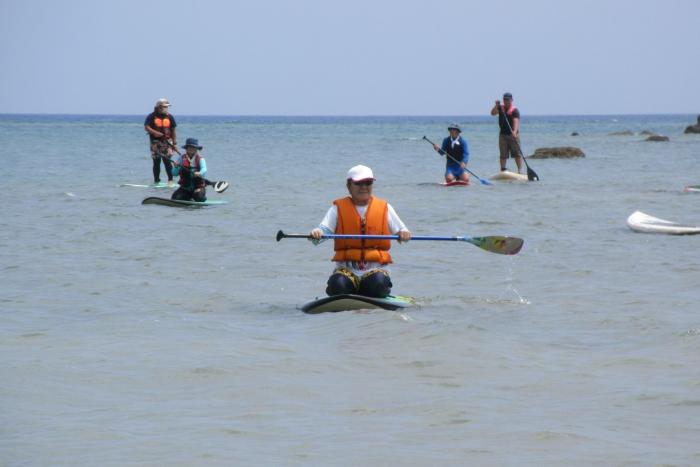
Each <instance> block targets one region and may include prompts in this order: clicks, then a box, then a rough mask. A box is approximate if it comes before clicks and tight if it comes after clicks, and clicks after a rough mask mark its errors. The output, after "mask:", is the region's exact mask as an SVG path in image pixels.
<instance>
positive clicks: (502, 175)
mask: <svg viewBox="0 0 700 467" xmlns="http://www.w3.org/2000/svg"><path fill="white" fill-rule="evenodd" d="M490 178H491V180H500V181H505V182H527V175H526V174H519V173H515V172H511V171H509V170H501V171H500V172H498V173H497V174H495V175H492V176H491V177H490Z"/></svg>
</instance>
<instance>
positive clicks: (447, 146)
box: [441, 136, 469, 168]
mask: <svg viewBox="0 0 700 467" xmlns="http://www.w3.org/2000/svg"><path fill="white" fill-rule="evenodd" d="M457 142H459V145H457V144H456V143H457ZM455 148H456V149H457V151H454V150H453V149H452V138H451V137H449V136H448V137H447V138H445V139H443V140H442V146H441V149H442V150H443V151H445V152H446V153H447V154H449V155H450V156H452V157H453V158H454V159H456V160H458V161H459V162H464V164H465V165H466V164H467V163H468V162H469V147H468V146H467V141H466V140H465V139H464V138H462V137H461V136H460V137H459V138H457V140H456V142H455ZM459 148H461V149H462V150H461V154H460V151H459ZM455 152H456V153H457V154H455ZM460 155H461V157H460ZM445 159H446V160H447V166H448V167H455V168H456V167H459V162H455V161H453V160H452V159H450V158H449V157H447V156H445Z"/></svg>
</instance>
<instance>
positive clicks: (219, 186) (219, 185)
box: [214, 182, 228, 193]
mask: <svg viewBox="0 0 700 467" xmlns="http://www.w3.org/2000/svg"><path fill="white" fill-rule="evenodd" d="M226 188H228V182H216V183H215V184H214V191H216V192H217V193H223V192H224V191H226Z"/></svg>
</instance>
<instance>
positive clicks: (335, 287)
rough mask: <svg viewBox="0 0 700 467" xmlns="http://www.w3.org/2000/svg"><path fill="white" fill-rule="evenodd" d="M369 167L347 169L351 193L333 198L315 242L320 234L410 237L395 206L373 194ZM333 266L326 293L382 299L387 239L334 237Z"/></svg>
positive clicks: (387, 287) (386, 279) (388, 260)
mask: <svg viewBox="0 0 700 467" xmlns="http://www.w3.org/2000/svg"><path fill="white" fill-rule="evenodd" d="M374 180H375V178H374V174H373V173H372V169H370V168H369V167H365V166H364V165H356V166H355V167H353V168H351V169H350V170H349V171H348V175H347V181H346V186H347V189H348V192H349V193H350V196H347V197H345V198H340V199H336V200H335V201H333V206H331V207H330V209H329V210H328V212H327V213H326V216H325V217H324V218H323V220H322V221H321V223H320V224H319V226H318V227H317V228H315V229H313V230H312V231H311V233H310V235H311V236H312V237H313V238H314V239H315V241H318V240H320V239H321V236H322V235H323V234H333V233H335V234H350V235H358V234H359V235H398V236H399V242H407V241H409V240H410V239H411V232H410V231H409V230H408V229H407V228H406V225H405V224H404V223H403V221H401V219H400V218H399V216H398V214H396V211H394V208H393V207H392V206H391V205H390V204H389V203H387V202H386V201H385V200H383V199H380V198H375V197H374V196H372V184H373V183H374ZM334 241H335V247H334V248H335V256H333V259H332V260H331V261H335V269H334V271H333V274H332V275H331V277H330V278H329V279H328V287H327V288H326V293H327V294H328V295H340V294H360V295H366V296H369V297H379V298H384V297H386V296H387V295H389V293H390V292H391V286H392V284H391V280H390V279H389V270H388V268H387V266H388V265H389V264H390V263H391V262H392V260H391V255H389V248H391V241H390V240H370V239H359V240H346V239H335V240H334Z"/></svg>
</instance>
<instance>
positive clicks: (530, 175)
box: [498, 105, 540, 181]
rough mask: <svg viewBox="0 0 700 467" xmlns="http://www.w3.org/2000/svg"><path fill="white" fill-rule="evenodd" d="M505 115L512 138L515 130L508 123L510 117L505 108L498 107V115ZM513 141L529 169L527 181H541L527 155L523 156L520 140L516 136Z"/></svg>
mask: <svg viewBox="0 0 700 467" xmlns="http://www.w3.org/2000/svg"><path fill="white" fill-rule="evenodd" d="M501 113H503V114H504V115H503V120H505V121H506V125H508V130H510V134H511V136H512V135H513V128H512V127H511V126H510V122H509V121H508V115H505V112H503V108H501V106H500V105H499V106H498V114H499V115H500V114H501ZM513 141H515V145H516V146H517V147H518V152H519V153H520V157H522V159H523V161H524V162H525V167H527V179H528V180H530V181H533V180H539V179H540V177H538V176H537V174H536V173H535V171H534V170H532V169H531V168H530V164H528V163H527V159H526V158H525V154H523V149H522V148H521V147H520V143H519V142H518V138H517V137H516V136H513Z"/></svg>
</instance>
